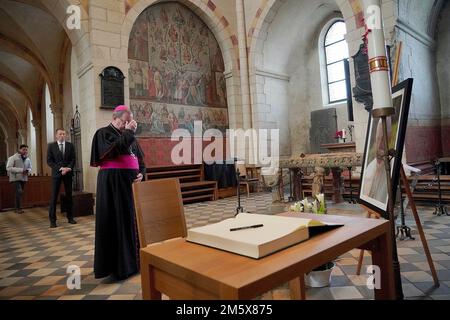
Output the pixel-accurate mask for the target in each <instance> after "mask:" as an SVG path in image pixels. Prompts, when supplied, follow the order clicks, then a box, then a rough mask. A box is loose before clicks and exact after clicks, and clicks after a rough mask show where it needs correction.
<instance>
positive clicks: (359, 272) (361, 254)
mask: <svg viewBox="0 0 450 320" xmlns="http://www.w3.org/2000/svg"><path fill="white" fill-rule="evenodd" d="M363 262H364V250H361V251H360V253H359V259H358V266H357V267H356V275H357V276H360V275H361V269H362V265H363Z"/></svg>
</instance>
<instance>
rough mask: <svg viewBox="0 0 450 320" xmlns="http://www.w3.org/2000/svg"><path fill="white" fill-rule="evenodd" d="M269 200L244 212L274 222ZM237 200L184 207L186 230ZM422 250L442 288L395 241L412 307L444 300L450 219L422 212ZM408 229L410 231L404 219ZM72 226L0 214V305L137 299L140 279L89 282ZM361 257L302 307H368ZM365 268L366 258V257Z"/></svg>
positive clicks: (255, 199)
mask: <svg viewBox="0 0 450 320" xmlns="http://www.w3.org/2000/svg"><path fill="white" fill-rule="evenodd" d="M271 200H272V199H271V196H270V194H258V195H252V196H251V197H250V198H245V199H243V201H244V208H245V209H246V210H247V211H249V212H258V213H266V214H276V213H279V212H283V211H285V209H286V207H287V204H276V205H273V204H272V201H271ZM235 208H236V198H230V199H226V200H220V201H217V202H210V203H201V204H195V205H190V206H187V207H186V218H187V222H188V227H192V226H201V225H205V224H209V223H213V222H217V221H220V220H222V219H225V218H228V217H231V216H233V214H234V211H235ZM420 212H421V219H422V222H423V225H424V228H425V233H426V236H427V239H428V244H429V246H430V249H431V251H432V254H433V258H434V261H435V264H436V269H437V270H438V271H437V272H438V275H439V279H440V280H441V286H440V288H437V289H436V288H434V287H433V282H432V278H431V275H430V272H429V268H428V264H427V262H426V258H425V255H424V254H423V248H422V245H421V242H420V241H419V238H418V235H417V233H416V232H415V231H414V235H415V236H416V238H417V239H416V240H414V241H411V240H408V241H399V242H398V246H399V250H398V251H399V260H400V262H401V269H402V279H403V290H404V294H405V296H406V297H407V298H411V299H450V218H449V217H436V216H433V214H432V212H433V210H432V208H426V207H422V208H420ZM329 213H330V214H351V215H362V212H361V209H360V207H359V206H357V205H349V204H345V205H339V206H331V207H330V208H329ZM407 218H408V219H407V224H408V225H410V226H413V225H414V223H413V220H412V218H411V216H410V214H409V213H408V215H407ZM78 222H79V223H78V224H77V225H69V224H67V223H65V219H63V218H60V220H59V225H60V227H59V228H57V229H49V228H48V221H47V209H46V208H35V209H31V210H26V212H25V213H24V214H23V215H17V214H15V213H13V212H5V213H0V299H60V300H68V299H75V300H80V299H86V300H91V299H111V300H114V299H116V300H117V299H119V300H127V299H141V293H140V277H139V275H137V276H134V277H132V278H130V279H128V280H127V281H124V282H120V283H114V282H111V281H108V280H107V279H106V280H97V279H94V277H93V270H92V266H93V249H94V248H93V243H94V218H93V217H83V218H78ZM358 256H359V251H357V250H353V251H351V252H349V253H347V254H345V255H344V256H342V257H339V258H338V259H337V260H336V264H337V266H336V268H335V269H334V271H333V276H332V282H331V286H330V287H328V288H321V289H308V290H307V298H308V299H372V298H373V293H372V291H371V290H369V289H368V288H367V287H366V285H365V284H366V280H367V277H368V276H367V275H361V276H356V275H355V273H356V264H357V258H358ZM365 262H366V263H367V264H369V263H370V256H369V255H367V256H366V257H365ZM69 265H76V266H78V267H80V269H81V274H82V279H81V289H80V290H69V289H68V288H67V285H66V283H67V279H68V274H67V267H68V266H69ZM261 298H262V299H288V298H289V290H288V287H287V285H285V286H282V287H280V288H277V289H275V290H273V291H271V292H269V293H267V294H265V295H263V296H262V297H261Z"/></svg>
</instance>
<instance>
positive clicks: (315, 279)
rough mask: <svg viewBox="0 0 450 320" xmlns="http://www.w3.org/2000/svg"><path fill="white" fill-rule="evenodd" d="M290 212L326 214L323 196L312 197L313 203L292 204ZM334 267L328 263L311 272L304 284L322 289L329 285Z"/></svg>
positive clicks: (331, 263) (306, 201)
mask: <svg viewBox="0 0 450 320" xmlns="http://www.w3.org/2000/svg"><path fill="white" fill-rule="evenodd" d="M290 211H291V212H304V213H314V214H326V213H327V205H326V202H325V195H324V194H323V193H321V194H318V195H316V196H315V197H314V200H313V202H309V200H308V198H305V199H303V200H302V201H299V202H296V203H294V204H293V205H292V206H291V207H290ZM334 267H335V264H334V262H332V261H330V262H328V263H326V264H324V265H322V266H320V267H318V268H316V269H314V270H313V271H311V272H309V273H307V274H305V283H306V285H307V286H309V287H312V288H323V287H326V286H329V285H330V282H331V273H332V271H333V269H334Z"/></svg>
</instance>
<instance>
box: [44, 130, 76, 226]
mask: <svg viewBox="0 0 450 320" xmlns="http://www.w3.org/2000/svg"><path fill="white" fill-rule="evenodd" d="M47 164H48V166H49V167H50V168H52V198H51V202H50V208H49V210H48V215H49V219H50V228H56V227H57V225H56V202H57V201H58V195H59V189H60V187H61V183H64V192H65V195H66V201H67V220H68V222H69V223H70V224H76V223H77V222H76V221H75V220H74V219H73V212H72V177H73V172H72V171H73V167H74V166H75V147H74V146H73V144H71V143H70V142H67V141H66V131H65V130H64V129H57V130H56V141H55V142H53V143H50V144H49V145H48V150H47Z"/></svg>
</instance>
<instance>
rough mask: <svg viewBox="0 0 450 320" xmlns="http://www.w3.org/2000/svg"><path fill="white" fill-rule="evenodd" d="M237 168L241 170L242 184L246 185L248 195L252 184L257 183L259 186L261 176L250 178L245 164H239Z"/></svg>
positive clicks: (240, 184)
mask: <svg viewBox="0 0 450 320" xmlns="http://www.w3.org/2000/svg"><path fill="white" fill-rule="evenodd" d="M237 169H238V170H239V176H240V182H239V187H240V186H245V187H246V191H247V197H248V196H250V185H256V186H259V183H260V180H259V178H249V177H248V175H247V168H246V166H245V164H239V163H238V164H237Z"/></svg>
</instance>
